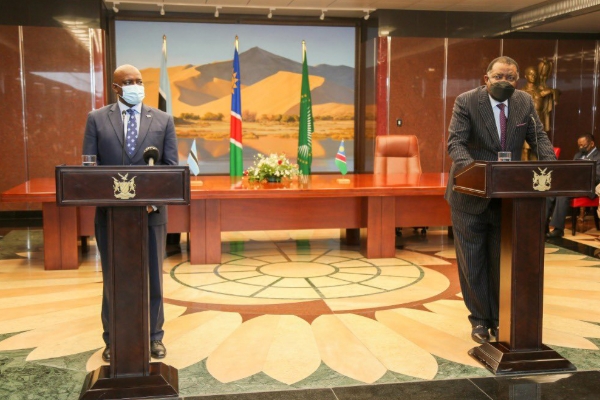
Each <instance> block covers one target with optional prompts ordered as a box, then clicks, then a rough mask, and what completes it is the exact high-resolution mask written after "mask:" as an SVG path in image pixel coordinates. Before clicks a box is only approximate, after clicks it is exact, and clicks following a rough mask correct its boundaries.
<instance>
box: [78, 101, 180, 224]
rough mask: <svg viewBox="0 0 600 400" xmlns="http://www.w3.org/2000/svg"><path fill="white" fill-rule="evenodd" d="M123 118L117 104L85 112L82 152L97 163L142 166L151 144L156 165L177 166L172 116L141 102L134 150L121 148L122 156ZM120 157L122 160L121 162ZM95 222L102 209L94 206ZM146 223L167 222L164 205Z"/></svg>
mask: <svg viewBox="0 0 600 400" xmlns="http://www.w3.org/2000/svg"><path fill="white" fill-rule="evenodd" d="M123 136H124V134H123V119H122V116H121V112H120V110H119V106H118V104H117V103H114V104H110V105H108V106H105V107H102V108H100V109H98V110H94V111H92V112H90V113H89V114H88V119H87V123H86V126H85V135H84V138H83V154H96V156H97V162H98V165H123V164H124V165H146V163H145V162H144V149H146V148H147V147H148V146H154V147H156V148H157V149H158V151H159V159H158V160H157V161H156V163H155V164H156V165H160V164H163V165H177V164H178V163H179V157H178V153H177V137H176V135H175V125H174V123H173V117H172V116H170V115H169V114H167V113H165V112H163V111H160V110H158V109H156V108H153V107H148V106H146V105H144V104H142V109H141V114H140V126H139V130H138V138H137V145H136V150H135V153H134V154H133V156H129V155H128V154H127V152H126V151H125V152H124V153H125V155H124V157H123V140H124V137H123ZM123 158H124V162H123ZM96 223H99V224H102V225H106V210H105V209H104V208H102V207H99V208H98V212H97V213H96ZM148 223H149V225H161V224H166V223H167V212H166V207H164V206H163V207H159V209H158V212H155V213H150V214H149V216H148Z"/></svg>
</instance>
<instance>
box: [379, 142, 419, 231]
mask: <svg viewBox="0 0 600 400" xmlns="http://www.w3.org/2000/svg"><path fill="white" fill-rule="evenodd" d="M373 173H375V174H411V173H413V174H420V173H421V157H420V155H419V140H418V139H417V137H416V136H414V135H380V136H377V137H376V138H375V157H374V160H373ZM401 229H402V228H396V235H397V236H401V235H402V231H401ZM419 229H420V230H421V234H422V235H425V234H426V233H427V227H414V230H415V232H416V231H418V230H419Z"/></svg>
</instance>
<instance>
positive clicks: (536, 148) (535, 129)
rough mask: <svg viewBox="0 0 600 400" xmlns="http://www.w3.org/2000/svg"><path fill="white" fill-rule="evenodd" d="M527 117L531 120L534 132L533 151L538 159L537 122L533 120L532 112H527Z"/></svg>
mask: <svg viewBox="0 0 600 400" xmlns="http://www.w3.org/2000/svg"><path fill="white" fill-rule="evenodd" d="M529 118H531V120H532V121H533V131H534V133H535V152H536V155H537V159H538V161H540V148H539V146H538V140H537V124H536V122H535V118H533V114H529Z"/></svg>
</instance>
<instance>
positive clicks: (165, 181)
mask: <svg viewBox="0 0 600 400" xmlns="http://www.w3.org/2000/svg"><path fill="white" fill-rule="evenodd" d="M56 202H57V205H59V206H103V207H109V209H108V226H107V228H108V254H109V259H108V263H109V265H110V266H111V271H112V276H111V278H112V279H111V282H105V284H109V285H110V287H109V292H110V297H111V302H110V303H111V309H110V338H111V346H110V352H111V361H110V366H102V367H100V368H98V369H97V370H95V371H93V372H91V373H89V374H88V375H87V377H86V379H85V382H84V384H83V388H82V391H81V395H80V399H85V400H88V399H122V398H152V397H161V398H164V397H172V396H178V391H179V383H178V374H177V369H175V368H173V367H171V366H169V365H166V364H164V363H161V362H153V363H150V337H149V336H150V332H149V330H150V328H149V311H148V307H149V293H148V285H149V283H148V213H147V211H146V206H147V205H155V206H158V205H166V204H177V205H186V204H189V202H190V177H189V169H188V167H179V166H162V165H161V166H152V167H149V166H97V167H73V166H60V167H56Z"/></svg>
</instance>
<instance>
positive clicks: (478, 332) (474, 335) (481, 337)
mask: <svg viewBox="0 0 600 400" xmlns="http://www.w3.org/2000/svg"><path fill="white" fill-rule="evenodd" d="M471 339H473V340H474V341H475V342H477V343H479V344H484V343H487V342H489V341H490V334H489V332H488V328H487V327H485V326H483V325H477V326H474V327H473V330H472V331H471Z"/></svg>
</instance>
